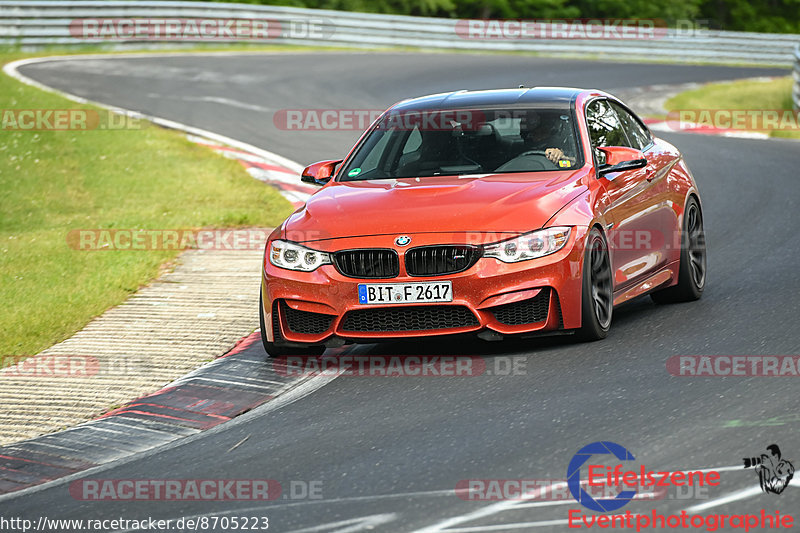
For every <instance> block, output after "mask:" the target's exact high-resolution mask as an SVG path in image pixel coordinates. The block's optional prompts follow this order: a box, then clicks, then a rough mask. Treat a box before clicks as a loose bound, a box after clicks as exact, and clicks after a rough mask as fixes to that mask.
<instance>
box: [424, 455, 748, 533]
mask: <svg viewBox="0 0 800 533" xmlns="http://www.w3.org/2000/svg"><path fill="white" fill-rule="evenodd" d="M733 470H742V471H743V468H742V466H741V465H737V466H721V467H719V468H702V469H701V468H698V469H688V470H676V471H675V472H683V473H687V472H710V471H715V472H726V471H733ZM566 486H567V483H566V482H562V483H557V484H555V485H552V486H551V487H549V488H548V489H549V490H550V491H553V490H558V489H561V488H563V487H566ZM542 490H543V489H542V488H538V489H536V490H533V491H531V492H529V493H527V494H524V495H522V496H521V497H520V498H519V499H516V500H506V501H501V502H497V503H494V504H491V505H487V506H486V507H482V508H480V509H477V510H475V511H472V512H469V513H465V514H461V515H456V516H453V517H451V518H448V519H445V520H442V521H440V522H437V523H435V524H433V525H431V526H428V527H424V528H422V529H417V530H414V531H413V532H411V533H443V532H447V533H455V532H469V531H491V529H489V528H491V527H502V526H503V525H502V524H500V525H498V526H480V527H475V528H473V527H467V528H456V527H454V526H459V525H461V524H464V523H467V522H472V521H474V520H479V519H481V518H486V517H489V516H492V515H495V514H499V513H502V512H504V511H511V510H516V509H519V508H521V506H523V505H529V506H531V507H533V505H532V504H531V502H530V500H533V499H535V498H537V497H538V496H539V495H540V494H541V492H542ZM745 497H747V496H745ZM535 503H539V502H535ZM542 503H551V502H542ZM707 503H710V502H707ZM544 522H548V524H545V523H541V524H540V523H538V522H531V523H529V524H528V525H527V526H525V527H538V526H537V525H530V524H540V525H558V524H550V523H549V522H553V521H550V520H547V521H544ZM566 523H567V522H566V521H564V522H559V524H566ZM520 527H522V526H520ZM515 529H519V528H515Z"/></svg>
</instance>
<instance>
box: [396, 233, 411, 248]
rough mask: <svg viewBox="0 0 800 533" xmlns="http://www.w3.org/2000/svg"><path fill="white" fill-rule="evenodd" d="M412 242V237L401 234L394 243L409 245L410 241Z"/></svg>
mask: <svg viewBox="0 0 800 533" xmlns="http://www.w3.org/2000/svg"><path fill="white" fill-rule="evenodd" d="M410 242H411V237H409V236H408V235H400V236H399V237H397V238H396V239H395V240H394V243H395V244H396V245H397V246H407V245H408V243H410Z"/></svg>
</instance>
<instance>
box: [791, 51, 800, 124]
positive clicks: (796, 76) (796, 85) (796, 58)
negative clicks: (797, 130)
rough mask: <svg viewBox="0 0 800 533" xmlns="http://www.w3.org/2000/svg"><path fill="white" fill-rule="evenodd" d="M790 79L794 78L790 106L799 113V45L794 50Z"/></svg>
mask: <svg viewBox="0 0 800 533" xmlns="http://www.w3.org/2000/svg"><path fill="white" fill-rule="evenodd" d="M792 77H793V78H794V85H793V86H792V104H793V106H794V110H795V111H800V44H798V45H797V47H796V48H795V49H794V68H793V69H792Z"/></svg>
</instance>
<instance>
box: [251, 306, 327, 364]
mask: <svg viewBox="0 0 800 533" xmlns="http://www.w3.org/2000/svg"><path fill="white" fill-rule="evenodd" d="M258 320H259V324H260V325H261V344H263V345H264V351H265V352H267V357H268V358H269V357H279V356H281V355H310V356H317V355H322V353H323V352H324V351H325V346H319V345H314V344H309V345H307V346H300V347H295V346H283V345H282V344H281V342H280V341H281V339H279V338H278V337H279V336H280V331H277V332H276V335H275V340H276V341H277V342H269V341H268V340H267V330H266V328H265V325H264V296H263V295H260V296H259V297H258Z"/></svg>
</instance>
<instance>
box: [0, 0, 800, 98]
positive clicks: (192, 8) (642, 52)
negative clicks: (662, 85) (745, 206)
mask: <svg viewBox="0 0 800 533" xmlns="http://www.w3.org/2000/svg"><path fill="white" fill-rule="evenodd" d="M131 18H145V19H161V20H163V19H166V18H168V19H178V20H186V19H198V18H202V19H239V20H249V21H253V20H256V21H258V20H265V21H269V22H270V23H271V24H272V25H271V27H270V28H271V29H270V34H269V35H268V36H267V37H263V38H260V39H255V40H254V41H256V42H258V41H261V42H274V43H286V44H299V45H329V46H346V47H376V46H377V47H396V46H401V47H421V48H437V49H453V50H475V51H528V52H540V53H550V54H553V53H557V54H570V55H587V56H590V57H598V56H600V57H604V58H620V59H651V60H659V61H670V62H676V61H678V62H707V63H761V64H765V65H782V66H787V67H788V66H790V65H791V64H792V63H793V56H795V58H796V52H793V49H794V47H795V45H796V43H797V42H798V41H800V35H793V34H768V33H747V32H723V31H714V30H702V29H701V30H689V29H686V30H680V29H669V30H663V31H659V32H658V34H657V36H656V37H654V38H651V39H624V38H621V39H614V38H602V39H597V38H594V39H591V38H590V39H580V38H550V37H552V35H553V34H554V33H555V32H547V38H526V39H521V38H489V39H476V38H469V37H468V36H467V35H465V32H464V31H463V30H464V28H465V27H466V24H467V22H466V21H463V20H462V21H459V20H456V19H443V18H428V17H408V16H397V15H377V14H369V13H352V12H342V11H329V10H319V9H301V8H290V7H280V6H261V5H251V4H227V3H206V2H183V1H169V2H163V1H143V2H136V1H125V0H121V1H102V0H99V1H86V0H84V1H70V0H65V1H52V0H50V1H41V0H39V1H37V0H31V1H21V0H16V1H8V0H0V44H2V45H12V46H13V45H16V46H21V47H25V48H36V47H41V46H48V45H74V44H98V43H99V44H108V43H109V42H112V43H113V46H114V47H115V48H132V47H142V46H143V45H150V44H151V43H152V41H147V42H145V41H143V40H141V39H127V40H126V39H113V40H110V41H109V40H108V39H103V38H92V37H91V36H89V37H87V36H86V35H85V33H83V34H82V33H81V31H80V24H81V21H83V20H86V19H131ZM544 26H548V25H544ZM550 26H552V25H550ZM276 29H277V31H275V30H276ZM166 40H168V39H163V40H162V41H166ZM180 40H181V41H182V42H184V43H191V42H205V41H208V39H207V38H203V37H199V36H198V37H197V38H195V39H192V38H182V39H180ZM231 40H240V39H227V38H220V39H214V41H215V42H225V41H231ZM794 61H795V62H796V61H797V59H794ZM797 75H798V74H797V70H795V76H796V77H797ZM796 98H797V94H796V92H795V99H796ZM795 101H796V100H795Z"/></svg>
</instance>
